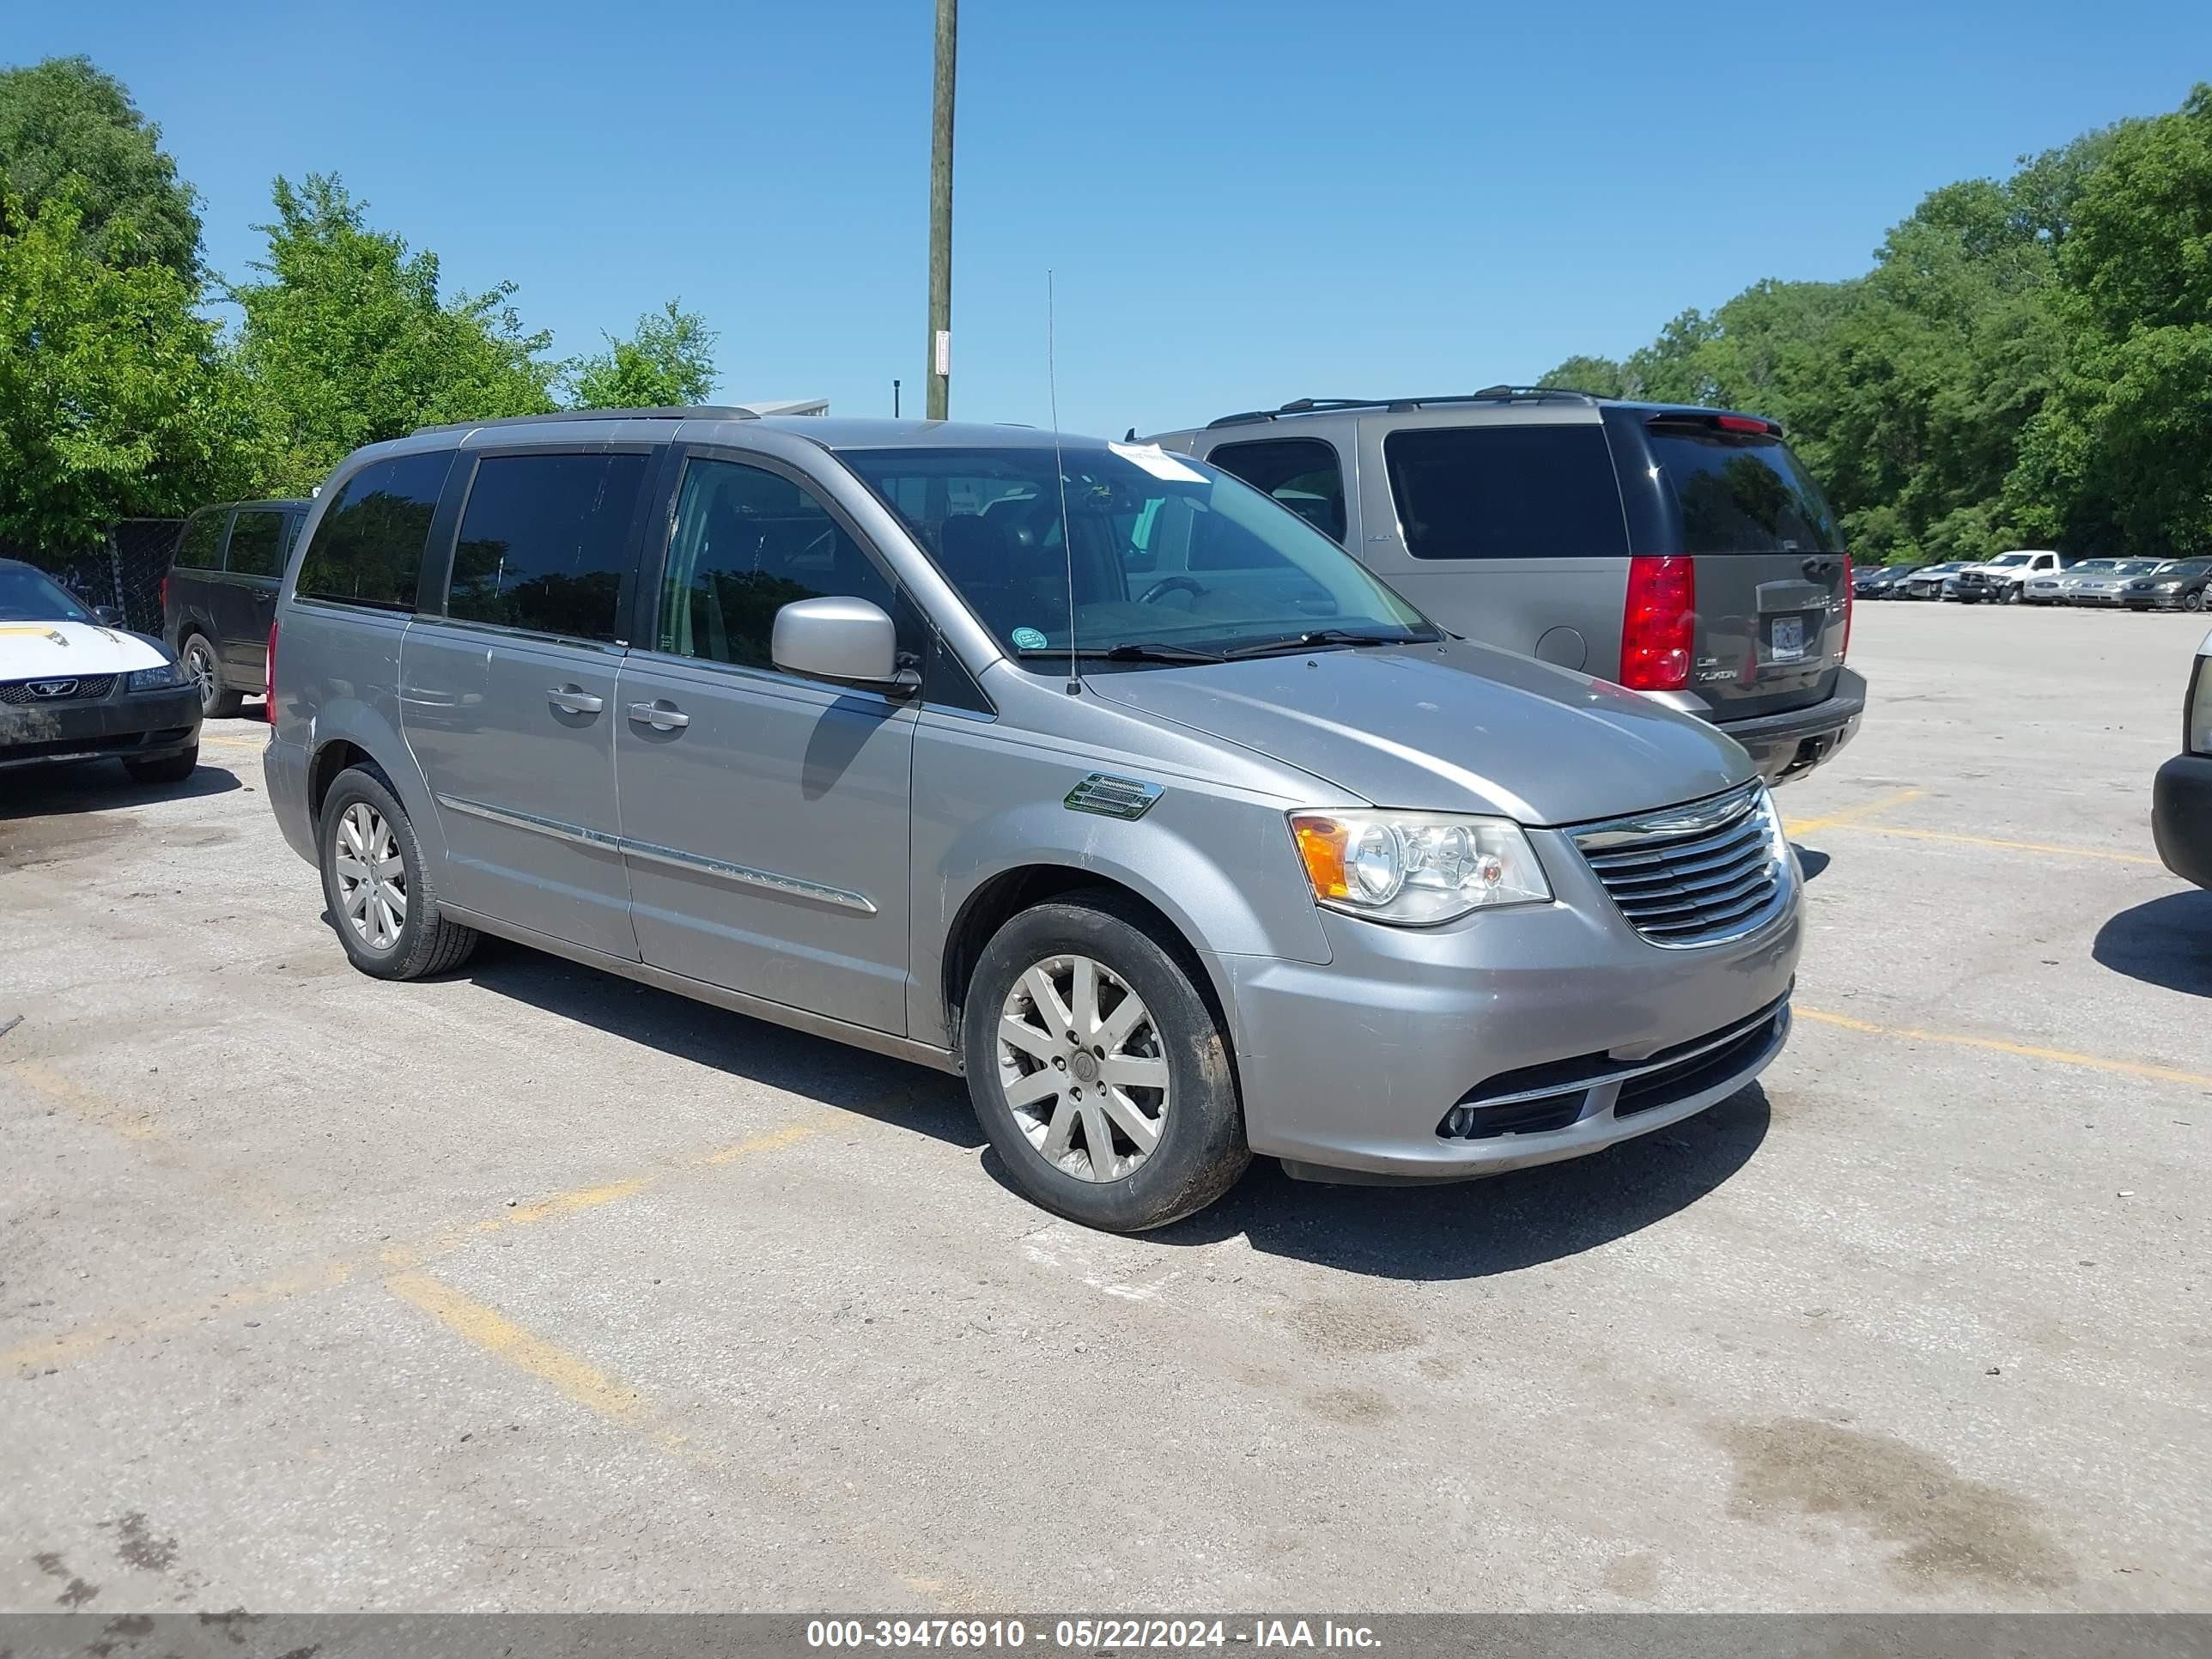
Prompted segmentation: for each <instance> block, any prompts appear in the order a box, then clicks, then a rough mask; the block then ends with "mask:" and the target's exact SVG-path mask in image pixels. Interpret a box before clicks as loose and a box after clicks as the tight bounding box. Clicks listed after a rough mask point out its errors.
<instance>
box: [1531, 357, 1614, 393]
mask: <svg viewBox="0 0 2212 1659" xmlns="http://www.w3.org/2000/svg"><path fill="white" fill-rule="evenodd" d="M1536 384H1537V385H1538V386H1564V387H1565V388H1566V389H1567V390H1569V391H1571V392H1595V393H1596V394H1597V395H1598V396H1599V397H1601V398H1626V396H1628V386H1629V382H1628V366H1627V365H1626V363H1622V362H1615V361H1614V360H1613V358H1611V357H1592V356H1586V355H1577V356H1572V357H1570V358H1568V359H1567V360H1566V362H1563V363H1561V364H1560V365H1559V367H1558V368H1554V369H1553V370H1551V371H1550V372H1549V373H1547V374H1541V375H1539V376H1537V379H1536Z"/></svg>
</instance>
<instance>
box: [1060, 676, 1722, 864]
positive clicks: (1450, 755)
mask: <svg viewBox="0 0 2212 1659" xmlns="http://www.w3.org/2000/svg"><path fill="white" fill-rule="evenodd" d="M1084 684H1085V685H1086V686H1087V687H1089V689H1091V690H1093V691H1095V692H1097V694H1098V696H1101V697H1103V698H1105V699H1107V700H1108V701H1109V702H1117V703H1120V704H1121V705H1122V706H1124V707H1125V708H1133V709H1137V710H1140V711H1141V712H1143V713H1145V714H1150V715H1152V716H1154V717H1155V718H1158V719H1160V720H1172V721H1174V722H1176V724H1178V725H1181V726H1189V727H1191V728H1193V729H1194V730H1196V731H1200V732H1206V733H1207V734H1208V735H1209V736H1212V737H1214V738H1219V739H1221V740H1223V741H1224V742H1227V743H1233V744H1239V745H1240V746H1242V747H1243V748H1246V749H1249V750H1255V751H1256V752H1258V753H1260V754H1263V755H1266V756H1268V757H1271V758H1273V759H1274V760H1278V761H1280V762H1283V763H1285V764H1287V765H1291V766H1295V767H1297V768H1298V769H1300V770H1302V771H1305V772H1309V773H1311V774H1312V775H1314V776H1316V777H1317V778H1321V779H1323V780H1325V781H1328V782H1330V783H1333V784H1334V785H1336V786H1337V787H1339V788H1340V789H1345V790H1348V791H1350V792H1351V793H1353V794H1355V795H1358V797H1360V798H1361V799H1364V800H1365V801H1367V802H1369V803H1370V804H1371V805H1377V806H1395V807H1402V808H1406V809H1407V810H1410V811H1437V812H1483V813H1490V814H1494V815H1499V816H1503V817H1510V818H1513V819H1516V820H1517V821H1518V822H1520V823H1529V824H1553V823H1582V822H1584V821H1587V820H1589V819H1592V818H1604V817H1618V816H1620V815H1622V814H1625V813H1630V812H1640V811H1647V810H1649V809H1650V808H1652V807H1655V806H1668V805H1674V803H1676V802H1678V801H1685V800H1694V799H1698V798H1699V796H1702V795H1710V794H1712V793H1715V792H1717V791H1718V790H1722V789H1725V788H1728V787H1729V786H1730V785H1732V784H1738V783H1742V782H1746V781H1748V780H1749V779H1751V778H1752V777H1753V776H1754V775H1756V769H1755V768H1754V767H1753V765H1752V763H1751V757H1749V756H1747V755H1746V754H1745V753H1744V751H1743V750H1741V749H1740V748H1738V747H1737V746H1736V745H1735V744H1734V743H1733V742H1731V741H1730V740H1729V738H1725V737H1723V736H1722V735H1721V733H1720V732H1718V731H1717V729H1715V728H1714V727H1713V726H1708V725H1707V724H1706V723H1705V721H1703V720H1695V719H1692V717H1691V716H1689V715H1687V714H1677V713H1676V712H1675V711H1674V710H1673V709H1671V708H1665V707H1663V706H1662V705H1661V704H1659V703H1656V702H1652V701H1651V700H1650V698H1648V697H1644V696H1639V695H1638V693H1636V692H1633V691H1625V690H1622V689H1621V688H1620V687H1619V686H1617V685H1613V684H1609V683H1607V682H1606V681H1604V680H1596V679H1592V678H1589V676H1587V675H1584V674H1577V673H1574V672H1571V671H1569V670H1567V669H1564V668H1554V667H1553V666H1552V665H1550V664H1548V663H1541V662H1538V661H1536V660H1535V659H1534V658H1531V657H1522V656H1516V655H1514V654H1513V653H1510V652H1506V651H1498V650H1495V649H1493V648H1492V647H1489V646H1485V645H1477V644H1474V643H1473V642H1472V641H1449V642H1447V643H1445V644H1443V645H1442V646H1437V645H1409V646H1394V647H1366V648H1362V649H1356V650H1341V649H1323V650H1316V651H1311V652H1291V653H1285V654H1284V655H1281V656H1272V657H1260V658H1255V659H1249V660H1246V661H1241V662H1226V663H1218V664H1217V663H1204V664H1195V665H1191V666H1188V667H1183V666H1176V667H1172V668H1149V669H1139V670H1135V671H1130V672H1126V673H1093V674H1091V675H1089V676H1087V677H1086V678H1085V682H1084Z"/></svg>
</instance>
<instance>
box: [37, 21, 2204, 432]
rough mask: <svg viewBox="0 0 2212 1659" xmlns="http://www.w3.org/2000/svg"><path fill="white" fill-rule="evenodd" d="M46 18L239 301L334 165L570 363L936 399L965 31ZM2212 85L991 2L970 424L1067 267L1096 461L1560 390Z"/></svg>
mask: <svg viewBox="0 0 2212 1659" xmlns="http://www.w3.org/2000/svg"><path fill="white" fill-rule="evenodd" d="M7 10H8V12H9V27H8V28H7V30H6V32H5V35H4V39H3V40H0V52H5V53H6V54H7V55H8V58H9V60H10V61H15V62H25V61H29V60H31V59H33V58H40V57H43V56H46V55H47V54H50V53H64V52H85V53H88V54H89V55H90V56H91V57H92V58H94V60H95V61H97V62H98V63H99V64H101V65H102V66H103V67H104V68H106V69H107V70H110V71H111V72H112V73H114V74H116V75H118V76H120V77H122V79H123V80H124V81H125V82H126V83H127V84H128V85H129V86H130V87H131V90H132V93H133V94H134V95H135V96H136V97H137V100H138V102H139V104H140V106H142V107H143V109H145V111H146V112H148V113H149V115H150V116H151V117H152V118H155V119H156V120H158V121H159V122H160V123H161V125H162V127H163V129H164V133H165V137H166V141H167V144H168V146H169V148H170V149H171V150H172V151H173V154H174V155H176V156H177V158H178V161H179V165H180V167H182V169H183V171H184V173H185V176H186V177H187V178H189V179H191V182H192V183H193V184H194V185H196V186H197V188H198V190H199V191H200V192H201V194H202V196H203V197H204V212H205V216H206V220H207V242H208V252H209V255H210V260H211V263H212V264H214V266H215V267H216V269H217V270H221V271H223V272H225V273H227V274H230V275H234V276H240V275H244V274H246V265H247V264H248V262H249V261H250V260H252V258H255V257H257V255H258V251H259V246H260V245H259V241H258V238H257V237H256V236H255V235H254V234H253V233H252V230H251V229H250V228H249V227H250V226H252V224H253V223H255V222H258V221H261V220H265V219H266V218H267V217H269V213H268V187H269V183H270V179H271V178H272V177H273V176H274V175H276V173H289V174H292V175H294V176H295V177H296V176H297V175H299V174H301V173H306V172H308V171H310V170H317V171H334V172H337V173H341V174H343V176H344V178H345V179H346V182H347V183H348V185H350V186H351V187H352V188H353V190H354V191H355V193H356V195H357V196H360V197H365V198H366V199H367V200H368V202H369V203H370V204H371V213H370V216H371V218H372V220H373V221H374V222H375V223H377V224H378V225H380V227H383V228H389V229H394V230H397V231H398V232H400V233H401V234H404V235H405V236H406V237H407V238H408V240H410V242H411V243H412V244H414V245H416V246H427V247H430V248H433V249H435V251H436V252H438V254H439V255H440V257H441V260H442V262H443V267H444V270H445V273H446V277H447V282H448V283H453V284H456V285H459V286H463V287H467V288H471V289H478V288H482V287H483V286H486V285H488V284H489V283H493V282H495V281H498V280H501V279H502V278H506V279H512V280H513V281H514V282H516V283H519V284H520V295H519V296H518V303H519V305H520V308H521V310H522V313H523V314H524V317H525V318H526V320H527V321H528V322H529V323H530V324H531V325H533V326H539V327H546V328H550V329H552V330H553V331H554V332H555V335H556V348H557V349H559V350H560V351H561V352H562V353H563V354H564V355H566V354H572V353H577V352H582V351H586V350H589V349H592V348H593V347H595V346H596V345H597V344H598V343H599V330H601V329H602V328H609V329H616V330H623V329H627V327H628V326H629V324H630V322H631V320H632V319H634V318H635V316H636V314H637V313H639V312H641V311H643V310H646V309H647V308H650V307H654V306H657V305H658V304H659V302H660V301H662V300H663V299H665V298H667V297H670V296H671V295H681V296H682V298H683V300H684V303H685V304H686V305H687V306H690V307H696V308H697V309H700V310H702V311H704V312H705V313H707V314H708V318H709V320H710V321H711V322H712V323H713V324H714V325H715V326H717V327H718V328H720V331H721V336H722V338H721V353H720V356H721V364H722V369H723V382H722V386H721V388H720V389H721V392H722V393H723V394H724V395H726V396H729V397H734V398H753V397H799V396H818V395H827V396H828V397H829V398H831V400H832V404H833V407H834V409H835V410H837V411H838V412H840V413H847V414H877V413H888V412H889V410H890V380H891V378H892V377H893V376H894V375H897V376H899V377H901V378H902V379H903V380H905V382H906V396H907V399H908V401H907V405H906V407H907V410H908V412H909V413H913V412H915V410H917V409H918V408H919V398H920V383H921V372H922V368H923V362H924V359H923V351H924V327H925V313H924V292H925V290H924V277H925V270H926V263H925V262H926V254H927V240H926V237H927V188H928V121H929V85H930V40H931V26H932V16H933V0H850V3H842V0H813V3H811V4H808V5H805V6H793V5H789V4H762V3H754V0H702V3H689V0H676V3H662V4H657V5H651V6H647V5H636V4H631V5H623V6H617V5H611V4H607V3H604V0H602V3H593V4H584V3H576V0H538V3H532V4H527V5H508V4H503V3H498V0H483V3H474V4H471V5H468V6H465V7H463V6H452V5H439V6H431V5H416V4H410V3H403V0H386V3H380V4H375V5H364V4H360V3H353V4H346V5H333V4H328V3H316V0H302V3H294V4H283V5H262V4H256V3H246V0H232V3H225V4H222V5H220V6H193V7H190V8H186V7H185V6H183V5H181V4H179V3H177V0H167V3H161V0H98V3H86V0H70V3H67V4H57V3H53V0H9V4H8V7H7ZM2199 76H2204V77H2212V6H2206V5H2204V4H2203V3H2202V0H2159V3H2139V4H2124V3H2123V4H2107V5H2103V6H2099V7H2089V6H2084V5H2081V4H2079V3H2078V0H2069V3H2060V4H2049V3H2040V0H2012V3H2005V4H1982V3H1977V4H1946V3H1942V0H1937V3H1927V0H1923V3H1919V4H1917V5H1909V6H1893V5H1887V4H1870V5H1860V6H1819V7H1809V6H1799V5H1793V4H1784V3H1771V0H1770V3H1767V4H1765V5H1759V6H1756V7H1753V6H1750V5H1738V6H1703V7H1687V6H1680V5H1674V6H1667V5H1656V4H1651V3H1648V0H1647V3H1642V4H1636V5H1620V4H1614V3H1611V0H1586V3H1581V4H1575V5H1560V6H1543V5H1534V6H1531V5H1514V6H1500V5H1493V4H1485V3H1472V0H1460V3H1436V0H1418V3H1414V0H1379V3H1370V4H1365V5H1345V4H1334V5H1323V4H1319V3H1313V0H1183V3H1181V4H1178V5H1161V4H1155V3H1148V0H1124V3H1121V4H1119V5H1110V6H1109V5H1097V4H1082V5H1079V4H1073V3H1066V0H963V6H962V15H961V79H960V93H959V134H958V154H957V186H956V196H955V218H954V286H953V331H954V335H953V343H954V350H953V386H952V398H953V404H952V406H953V412H954V414H955V415H957V416H964V417H969V418H975V419H988V420H1016V421H1030V422H1038V423H1042V422H1043V421H1044V420H1045V418H1046V408H1047V404H1046V385H1045V361H1044V332H1045V331H1044V313H1045V304H1044V299H1045V271H1046V269H1047V268H1048V267H1050V268H1052V269H1054V270H1055V271H1056V272H1057V285H1058V297H1059V307H1058V309H1059V371H1060V418H1061V421H1062V422H1063V424H1064V425H1065V426H1066V428H1068V429H1069V430H1071V431H1093V432H1110V433H1112V434H1113V435H1119V434H1120V432H1121V429H1122V428H1125V427H1127V426H1129V425H1131V424H1134V425H1136V426H1137V427H1139V428H1140V429H1146V430H1153V429H1159V428H1167V427H1170V426H1176V425H1182V424H1188V423H1192V422H1199V421H1203V420H1205V419H1207V418H1209V417H1211V416H1214V415H1217V414H1221V413H1225V412H1227V411H1229V410H1232V409H1243V408H1249V407H1253V406H1255V405H1262V404H1275V403H1279V402H1282V401H1284V400H1285V399H1287V398H1293V397H1297V396H1301V395H1322V396H1330V395H1338V396H1340V395H1352V394H1357V395H1374V394H1376V393H1384V394H1388V393H1404V392H1449V391H1459V390H1467V389H1471V388H1473V387H1475V386H1483V385H1487V384H1490V383H1492V382H1494V381H1498V380H1528V379H1531V378H1533V377H1534V376H1535V375H1536V374H1540V373H1541V372H1542V371H1543V370H1544V369H1546V368H1548V367H1550V366H1551V365H1552V364H1553V363H1554V362H1558V361H1559V359H1560V358H1562V357H1564V356H1566V355H1567V354H1568V353H1570V352H1572V351H1576V350H1582V349H1592V350H1599V351H1606V352H1611V353H1616V354H1618V353H1621V352H1625V351H1626V350H1628V349H1632V348H1633V347H1634V346H1636V345H1638V344H1639V343H1642V342H1643V341H1644V340H1646V339H1648V338H1649V337H1650V336H1651V335H1652V334H1653V333H1654V332H1655V331H1656V330H1657V328H1658V327H1659V325H1661V324H1662V322H1664V321H1665V320H1666V319H1668V317H1669V316H1671V315H1673V314H1674V313H1675V312H1677V311H1679V310H1680V309H1681V308H1682V307H1686V306H1692V305H1694V306H1699V307H1710V306H1712V305H1716V304H1717V303H1719V302H1720V301H1723V300H1725V299H1726V298H1728V297H1729V295H1731V294H1733V293H1735V291H1737V290H1738V289H1741V288H1742V287H1744V286H1745V285H1746V284H1747V283H1751V282H1753V281H1755V280H1756V279H1758V278H1759V277H1762V276H1781V277H1801V278H1826V277H1836V276H1848V275H1850V274H1852V273H1855V272H1857V271H1859V270H1863V269H1864V268H1865V266H1866V264H1867V263H1868V255H1869V250H1871V249H1872V247H1873V246H1875V243H1876V242H1877V241H1879V240H1880V239H1881V234H1882V233H1883V231H1884V230H1885V229H1886V228H1887V227H1888V226H1889V225H1890V224H1892V223H1893V222H1895V221H1896V220H1898V219H1899V218H1900V217H1901V216H1904V215H1905V213H1907V212H1908V211H1910V210H1911V207H1912V205H1913V204H1914V202H1915V201H1916V200H1917V199H1918V197H1920V196H1921V195H1922V194H1923V192H1924V191H1928V190H1929V189H1931V188H1933V187H1935V186H1936V185H1942V184H1945V183H1948V182H1949V181H1950V180H1952V179H1960V178H1965V177H1970V176H1973V175H1977V174H1995V173H2002V172H2004V171H2006V170H2007V169H2008V167H2009V166H2010V164H2011V162H2012V161H2013V158H2014V157H2015V155H2019V154H2020V153H2021V152H2023V151H2030V150H2035V149H2044V148H2046V147H2048V146H2051V145H2054V144H2057V143H2063V142H2064V141H2065V140H2066V139H2068V138H2069V137H2073V136H2074V135H2075V133H2078V132H2080V131H2083V130H2085V129H2087V128H2089V127H2092V126H2096V125H2102V124H2104V123H2106V122H2108V121H2111V120H2114V119H2116V118H2119V117H2122V116H2125V115H2134V114H2149V113H2154V112H2159V111H2161V110H2166V109H2171V108H2172V107H2173V106H2175V105H2177V104H2178V103H2179V101H2180V100H2181V98H2182V97H2183V95H2184V94H2185V93H2186V92H2187V90H2188V88H2189V85H2190V83H2191V81H2192V80H2193V79H2195V78H2197V77H2199Z"/></svg>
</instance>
